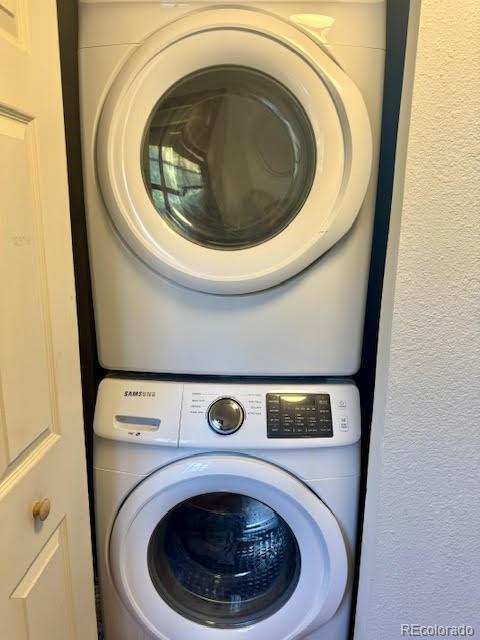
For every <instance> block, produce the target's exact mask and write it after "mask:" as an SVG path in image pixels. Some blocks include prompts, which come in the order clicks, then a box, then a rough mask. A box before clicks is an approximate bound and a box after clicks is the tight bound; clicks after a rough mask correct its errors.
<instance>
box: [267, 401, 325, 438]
mask: <svg viewBox="0 0 480 640" xmlns="http://www.w3.org/2000/svg"><path fill="white" fill-rule="evenodd" d="M267 437H268V438H333V423H332V409H331V406H330V395H329V394H328V393H267Z"/></svg>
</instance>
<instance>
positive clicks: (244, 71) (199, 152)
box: [96, 8, 372, 294]
mask: <svg viewBox="0 0 480 640" xmlns="http://www.w3.org/2000/svg"><path fill="white" fill-rule="evenodd" d="M212 25H215V29H213V28H212ZM96 144H97V153H96V160H97V163H98V172H97V175H98V178H99V182H100V187H101V189H102V193H103V196H104V199H105V203H106V206H107V208H108V211H109V213H110V215H111V217H112V219H113V222H114V223H115V225H116V227H117V229H118V231H119V232H120V233H121V235H122V236H123V238H124V239H125V241H126V242H127V244H128V245H129V246H130V248H131V249H132V250H133V251H134V252H135V253H137V254H138V256H139V257H140V258H141V259H142V260H143V261H144V262H146V263H147V264H149V265H150V266H151V267H152V268H153V269H154V270H156V271H157V272H158V273H160V274H162V275H164V276H166V277H167V278H170V279H172V280H174V281H176V282H178V283H180V284H182V285H184V286H187V287H190V288H193V289H197V290H200V291H206V292H210V293H219V294H241V293H248V292H252V291H258V290H261V289H266V288H268V287H272V286H274V285H276V284H279V283H280V282H282V281H284V280H286V279H287V278H289V277H291V276H293V275H295V274H296V273H298V272H300V271H301V270H302V269H304V268H305V267H307V266H308V265H309V264H311V263H312V262H313V261H314V260H316V259H317V258H318V257H319V256H321V255H322V254H323V253H324V252H325V251H327V250H328V249H329V248H330V247H331V246H332V245H333V244H335V242H337V241H338V240H339V239H340V238H341V237H342V236H343V235H344V234H345V233H346V232H347V231H348V230H349V229H350V227H351V225H352V224H353V221H354V220H355V217H356V216H357V213H358V211H359V209H360V207H361V204H362V201H363V198H364V195H365V191H366V188H367V185H368V182H369V178H370V171H371V158H372V141H371V130H370V123H369V119H368V115H367V110H366V107H365V104H364V102H363V98H362V96H361V94H360V92H359V90H358V89H357V88H356V86H355V85H354V83H353V82H352V81H351V80H350V78H349V77H348V76H347V74H346V73H345V72H344V71H343V70H342V69H341V68H340V67H339V66H338V65H337V64H336V63H335V62H334V61H333V60H332V59H331V58H330V57H329V55H327V53H326V52H325V51H323V50H322V48H321V47H320V45H318V44H315V43H314V42H313V40H312V39H311V38H309V37H308V36H307V35H305V33H303V32H302V31H300V30H299V29H297V28H295V27H293V26H292V25H289V24H288V23H286V22H285V21H283V20H280V19H279V18H275V17H273V16H271V15H267V14H263V13H262V12H259V11H249V10H245V9H234V8H222V9H213V10H209V11H198V12H194V13H192V14H191V15H189V16H187V17H184V18H182V19H180V20H178V21H175V22H174V23H172V24H170V25H167V26H166V27H164V28H162V29H160V30H159V31H157V32H156V33H154V34H153V35H152V36H150V37H149V38H147V39H146V40H145V42H143V43H142V44H141V45H140V46H139V47H138V48H137V49H136V50H135V51H134V53H133V54H132V56H131V57H130V58H129V59H128V60H127V61H126V63H125V64H124V66H123V67H122V69H121V70H120V72H119V74H118V75H117V77H116V78H115V79H114V82H113V84H112V87H111V88H110V91H109V93H108V96H107V98H106V100H105V104H104V105H103V109H102V115H101V118H100V121H99V127H98V136H97V142H96Z"/></svg>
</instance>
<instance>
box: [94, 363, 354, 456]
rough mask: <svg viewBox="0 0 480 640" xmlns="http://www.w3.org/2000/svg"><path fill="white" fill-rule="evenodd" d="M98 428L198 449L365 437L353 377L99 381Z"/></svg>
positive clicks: (332, 443) (319, 443)
mask: <svg viewBox="0 0 480 640" xmlns="http://www.w3.org/2000/svg"><path fill="white" fill-rule="evenodd" d="M94 429H95V433H96V434H97V435H98V436H102V437H104V438H112V439H115V440H124V441H127V442H137V443H142V444H157V445H162V446H169V447H185V448H190V449H195V450H198V451H204V450H205V449H208V450H214V449H216V450H222V451H229V450H231V451H253V452H255V451H258V450H261V449H278V450H282V449H291V448H294V449H308V448H321V447H337V446H343V445H349V444H353V443H355V442H357V441H358V440H359V438H360V398H359V394H358V390H357V388H356V387H355V385H354V384H353V383H352V382H349V381H342V382H336V381H333V382H329V381H326V382H322V383H316V384H307V383H306V384H293V383H288V382H287V383H282V382H276V381H271V382H267V383H262V382H254V383H245V382H240V383H235V382H224V381H220V382H218V381H216V382H179V381H176V380H171V381H167V380H155V379H154V378H134V377H121V376H110V377H107V378H106V379H105V380H103V381H102V383H101V384H100V387H99V392H98V398H97V406H96V409H95V421H94Z"/></svg>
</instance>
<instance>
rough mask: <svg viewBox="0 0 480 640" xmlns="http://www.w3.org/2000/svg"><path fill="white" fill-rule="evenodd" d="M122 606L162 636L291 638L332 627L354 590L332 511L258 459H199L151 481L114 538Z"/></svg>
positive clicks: (132, 500)
mask: <svg viewBox="0 0 480 640" xmlns="http://www.w3.org/2000/svg"><path fill="white" fill-rule="evenodd" d="M110 567H111V573H112V577H113V581H114V584H115V586H116V589H117V591H118V593H119V595H120V597H121V599H122V601H123V603H124V604H125V606H126V607H128V608H129V610H130V611H131V612H132V614H133V615H134V616H135V617H136V618H137V620H139V622H140V623H141V625H142V626H143V628H145V629H146V630H147V631H148V632H149V633H150V634H152V635H153V636H154V637H155V638H161V639H162V640H175V639H177V638H188V639H189V640H195V639H200V638H208V639H213V638H218V639H219V640H233V639H234V638H237V637H241V638H243V639H245V640H250V639H252V640H254V639H255V640H256V639H258V638H262V639H265V640H280V639H281V640H288V639H290V638H292V639H293V638H297V637H299V636H300V634H301V633H303V632H305V631H306V630H307V629H313V628H315V627H317V626H320V625H321V624H323V623H324V622H326V621H327V620H329V619H330V618H331V617H332V616H333V615H334V613H335V611H336V610H337V608H338V606H339V604H340V602H341V600H342V598H343V595H344V591H345V586H346V582H347V555H346V550H345V544H344V540H343V536H342V533H341V531H340V528H339V525H338V524H337V522H336V520H335V518H334V516H333V515H332V513H331V512H330V510H329V509H328V508H327V507H326V506H325V505H324V504H323V503H322V502H321V501H320V499H319V498H318V497H317V496H316V495H315V494H314V493H313V492H312V491H310V490H309V489H308V488H307V487H306V486H305V485H304V484H302V483H301V482H299V481H298V480H297V479H295V478H294V477H293V476H291V475H289V474H288V473H286V472H284V471H282V470H281V469H279V468H277V467H275V466H273V465H270V464H268V463H265V462H262V461H260V460H257V459H254V458H247V457H243V456H234V455H201V456H196V457H190V458H187V459H185V460H181V461H179V462H175V463H173V464H171V465H169V466H167V467H165V468H163V469H161V470H159V471H157V472H155V473H153V474H152V475H151V476H149V477H148V478H147V479H146V480H145V481H143V482H142V483H141V484H140V485H139V486H138V487H137V488H136V489H135V490H134V491H133V492H132V493H131V494H130V496H129V497H128V498H127V500H126V501H125V503H124V504H123V505H122V507H121V509H120V512H119V514H118V516H117V518H116V520H115V523H114V526H113V530H112V536H111V540H110Z"/></svg>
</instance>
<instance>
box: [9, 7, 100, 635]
mask: <svg viewBox="0 0 480 640" xmlns="http://www.w3.org/2000/svg"><path fill="white" fill-rule="evenodd" d="M0 167H1V169H0V193H1V200H0V296H1V301H0V305H1V312H0V523H1V525H0V638H2V640H74V639H75V640H94V638H95V637H96V621H95V609H94V597H93V574H92V557H91V546H90V525H89V513H88V503H87V484H86V469H85V454H84V437H83V421H82V405H81V387H80V374H79V355H78V337H77V325H76V309H75V290H74V280H73V266H72V249H71V237H70V221H69V208H68V193H67V174H66V164H65V140H64V130H63V113H62V94H61V84H60V68H59V54H58V33H57V20H56V5H55V1H54V0H42V1H41V2H39V1H38V0H30V1H29V0H0Z"/></svg>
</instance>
